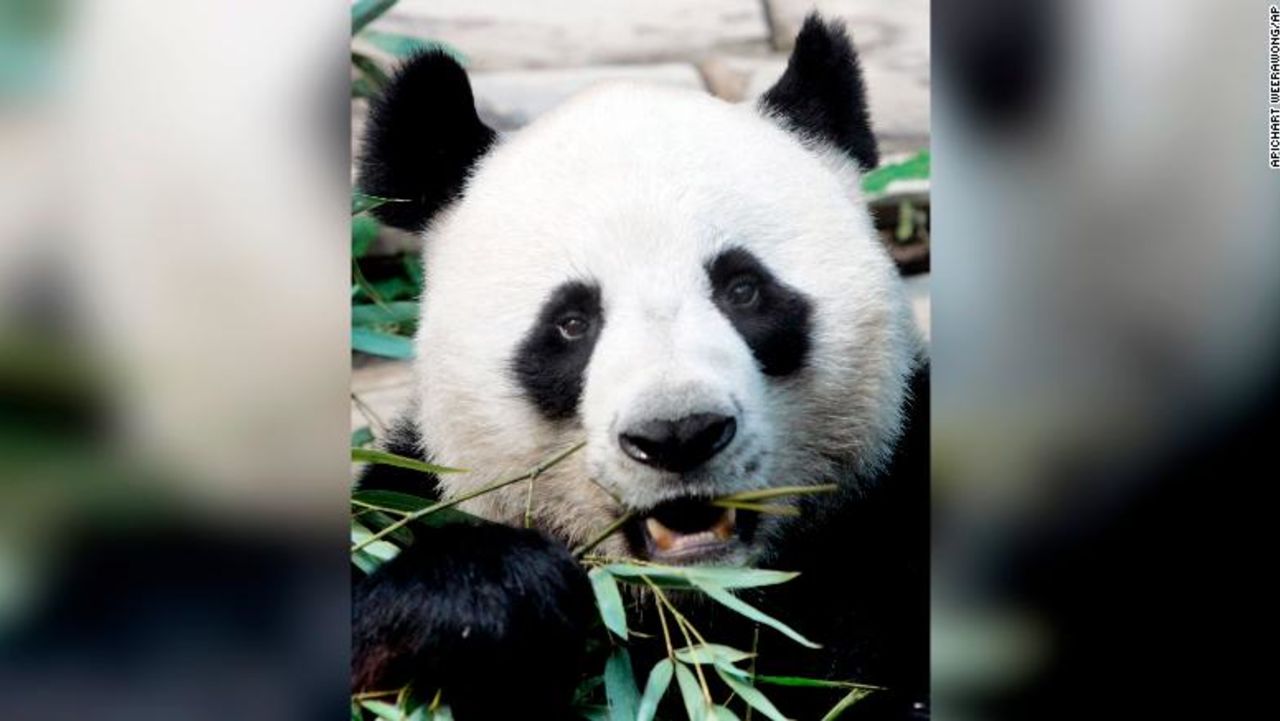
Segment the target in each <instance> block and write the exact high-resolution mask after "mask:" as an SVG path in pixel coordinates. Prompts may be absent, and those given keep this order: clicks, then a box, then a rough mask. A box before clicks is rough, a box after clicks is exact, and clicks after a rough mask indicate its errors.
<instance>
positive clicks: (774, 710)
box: [716, 666, 788, 721]
mask: <svg viewBox="0 0 1280 721" xmlns="http://www.w3.org/2000/svg"><path fill="white" fill-rule="evenodd" d="M716 673H718V674H719V675H720V680H722V681H724V682H725V685H727V686H728V687H729V688H731V689H733V691H734V693H736V694H738V695H739V696H741V697H742V700H743V701H746V702H747V705H748V706H750V707H751V708H753V709H755V710H757V711H759V712H760V713H762V714H764V715H765V716H768V717H769V718H770V719H773V721H788V719H787V717H786V716H783V715H782V712H781V711H779V710H778V707H777V706H774V705H773V702H772V701H770V700H769V699H768V697H767V696H765V695H764V694H763V693H760V690H759V689H757V688H756V687H755V686H752V685H751V684H749V683H744V682H743V681H741V680H740V679H738V678H736V677H734V676H733V675H731V674H727V673H725V672H724V670H723V669H721V668H720V667H719V666H717V667H716Z"/></svg>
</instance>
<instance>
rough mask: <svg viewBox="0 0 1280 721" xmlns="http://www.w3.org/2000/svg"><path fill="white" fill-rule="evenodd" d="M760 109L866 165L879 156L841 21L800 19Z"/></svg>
mask: <svg viewBox="0 0 1280 721" xmlns="http://www.w3.org/2000/svg"><path fill="white" fill-rule="evenodd" d="M760 109H761V110H762V111H763V112H764V113H765V114H766V115H769V116H771V117H774V118H776V119H778V120H779V121H780V122H781V123H782V125H783V126H784V127H786V128H787V129H788V130H791V131H793V132H796V133H798V134H800V135H801V136H803V137H804V138H806V139H816V140H820V141H825V142H827V143H830V144H832V145H834V146H835V147H836V148H839V149H840V150H841V151H843V152H844V153H846V154H847V155H848V156H849V157H851V158H853V159H854V160H855V161H857V163H858V165H860V166H862V168H863V170H870V169H872V168H874V167H876V165H878V164H879V161H880V153H879V151H878V150H877V148H876V139H875V136H874V135H872V133H871V120H870V118H869V117H868V112H867V100H866V89H865V87H864V86H863V84H862V69H861V67H860V66H859V65H858V54H857V52H855V51H854V49H853V43H852V42H850V40H849V35H848V34H847V33H846V32H845V29H844V25H843V24H841V23H833V22H824V21H823V19H822V18H821V17H820V16H819V15H818V14H817V13H811V14H810V15H809V16H808V17H807V18H805V21H804V26H803V27H801V28H800V34H799V35H797V36H796V46H795V49H794V50H792V51H791V58H790V59H789V60H788V61H787V70H786V72H784V73H783V74H782V77H781V78H779V80H778V82H777V83H775V84H774V86H773V87H772V88H770V89H769V90H768V92H766V93H765V94H764V96H763V97H761V98H760Z"/></svg>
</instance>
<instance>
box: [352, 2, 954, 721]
mask: <svg viewBox="0 0 1280 721" xmlns="http://www.w3.org/2000/svg"><path fill="white" fill-rule="evenodd" d="M877 162H878V152H877V145H876V141H875V138H874V136H873V134H872V130H871V126H870V123H869V117H868V109H867V106H866V102H865V93H864V88H863V83H862V78H861V71H860V69H859V65H858V60H857V56H856V54H855V51H854V49H853V47H852V45H851V42H850V40H849V38H848V36H847V34H846V32H845V30H844V28H843V27H842V26H840V25H838V24H835V23H830V22H827V21H824V20H823V19H821V18H820V17H818V16H816V15H813V16H810V17H809V18H808V19H807V21H806V22H805V23H804V25H803V27H802V29H801V30H800V32H799V35H798V37H797V40H796V44H795V49H794V51H793V53H792V55H791V56H790V59H789V62H788V65H787V68H786V71H785V73H784V74H783V76H782V77H781V79H780V80H779V81H778V82H777V84H776V85H774V86H773V87H772V88H771V89H770V90H769V91H768V92H767V93H765V94H764V95H763V97H762V98H761V99H760V100H759V101H758V102H757V103H753V104H732V103H728V102H724V101H722V100H720V99H717V98H714V97H710V96H708V95H705V94H701V93H697V92H694V91H689V90H683V89H673V88H668V87H656V86H648V85H643V84H631V83H617V84H612V85H602V86H597V87H593V88H591V89H589V90H587V91H585V92H583V93H582V94H581V95H579V96H576V97H574V98H573V99H571V100H569V101H567V102H566V103H564V104H563V105H562V106H560V107H558V108H556V109H554V110H553V111H551V112H550V113H548V114H546V115H544V116H542V117H540V118H539V119H537V120H536V121H535V122H533V123H532V124H531V125H529V126H527V127H525V128H523V129H521V130H519V131H517V132H514V133H512V134H509V135H503V136H499V135H498V134H497V133H495V132H494V131H493V130H491V129H490V128H488V127H486V126H485V125H484V124H483V123H482V122H481V121H480V119H479V117H478V115H477V112H476V109H475V104H474V100H473V96H472V93H471V89H470V86H469V83H468V80H467V76H466V74H465V72H464V71H463V69H462V68H460V67H459V66H458V65H457V64H456V63H455V62H454V61H453V60H452V59H451V58H450V57H448V56H447V55H444V54H440V53H427V54H423V55H420V56H418V57H416V58H414V59H412V60H411V61H409V62H407V64H405V65H404V66H403V67H402V68H401V69H400V71H399V72H398V73H397V74H396V76H395V77H394V79H393V81H392V82H391V83H390V84H389V86H388V88H387V90H386V92H385V94H384V96H383V97H382V98H381V99H380V100H379V101H378V102H377V103H376V104H375V105H374V107H373V108H372V109H371V114H370V117H369V121H368V126H367V131H366V133H365V135H364V138H363V150H362V153H361V157H360V166H359V183H360V185H361V186H362V189H363V190H364V191H365V192H368V193H370V194H373V195H378V196H386V197H391V198H400V199H405V200H407V201H409V202H399V203H390V204H387V205H384V206H382V207H381V208H380V209H379V210H378V214H379V216H380V217H381V219H382V220H384V221H385V222H387V223H390V224H393V225H396V226H399V227H402V228H407V229H411V230H414V231H417V232H421V233H422V234H423V236H424V248H425V249H424V259H423V265H424V268H425V274H426V279H425V292H424V295H423V298H422V308H423V311H422V318H421V323H420V326H419V331H418V334H417V337H416V341H415V342H416V349H417V360H416V366H415V387H414V388H415V392H414V394H413V402H412V404H411V407H409V408H408V409H406V411H405V413H404V415H403V418H402V419H401V421H400V422H399V423H398V424H397V427H396V429H395V432H394V433H392V434H391V437H390V438H389V439H387V440H386V441H385V446H386V447H387V448H388V449H389V450H391V451H393V452H396V453H400V454H404V455H411V456H414V457H417V458H422V459H428V460H432V461H435V462H438V463H442V464H445V465H454V466H464V467H465V468H467V469H472V470H469V471H468V472H465V473H460V474H442V475H440V476H439V477H435V478H433V477H430V476H424V475H422V474H419V473H415V472H409V471H405V470H401V469H397V468H393V467H388V466H374V467H371V469H370V470H368V471H367V472H366V473H365V475H364V476H363V477H362V478H361V479H360V481H359V484H360V487H362V488H380V489H391V490H399V491H407V492H411V493H415V494H417V495H434V496H438V497H446V498H447V497H454V496H457V495H459V494H464V493H466V492H467V491H469V490H474V489H477V488H479V487H481V486H484V485H486V484H489V483H492V482H494V481H496V480H498V479H501V478H504V477H510V476H512V475H518V474H519V473H521V472H524V471H527V470H528V469H530V468H532V467H534V466H535V465H537V464H538V463H539V462H540V461H544V460H546V459H547V458H549V457H551V456H553V455H554V454H556V453H557V452H561V451H563V450H565V449H567V448H570V447H572V446H574V445H575V444H578V443H580V442H585V447H584V448H583V449H582V450H581V451H580V452H578V453H576V454H574V455H572V456H570V457H569V458H568V459H567V460H565V461H564V462H563V463H561V464H558V465H556V466H554V467H552V468H551V469H549V470H547V471H546V472H545V473H543V474H542V475H540V476H539V477H537V478H536V480H535V482H534V484H533V485H532V489H530V487H529V484H527V483H521V484H517V485H515V486H511V487H508V488H504V489H502V490H499V491H495V492H493V493H489V494H486V495H482V496H479V497H477V498H474V499H473V500H469V501H466V502H465V503H464V504H463V505H462V506H461V508H462V509H464V510H466V511H468V512H470V513H471V514H474V515H475V516H478V517H480V518H482V519H486V520H487V521H488V522H487V523H483V524H452V525H443V526H437V527H419V528H417V529H415V541H414V544H413V545H412V547H410V548H408V549H406V550H405V551H404V552H403V553H401V554H400V555H399V556H398V557H396V558H395V559H394V560H393V561H391V562H389V563H387V564H386V565H384V566H383V567H381V568H380V569H379V570H378V571H376V572H375V573H373V574H372V575H369V576H367V577H365V576H363V575H362V574H357V578H356V580H355V582H354V591H353V596H354V598H353V665H352V682H353V687H354V688H355V690H357V691H360V690H375V689H387V688H395V687H398V686H400V685H403V684H405V683H407V682H413V683H414V684H415V688H417V689H419V690H420V691H422V690H425V691H426V692H427V693H428V694H430V693H431V692H432V691H433V690H439V691H440V692H441V694H442V698H444V699H445V700H446V701H447V702H448V703H449V705H450V706H451V708H452V710H453V712H454V715H455V717H456V718H459V719H461V720H462V721H471V720H472V719H505V718H517V717H518V718H529V719H558V718H572V717H573V715H572V712H571V710H570V703H571V700H572V696H573V691H574V687H575V685H576V684H577V683H578V681H579V680H580V678H581V674H582V672H583V664H584V659H585V658H586V654H587V653H588V645H589V643H588V639H589V638H590V637H591V636H592V633H593V631H592V623H593V619H594V618H595V615H596V614H595V610H594V606H593V601H592V594H591V590H590V588H589V584H588V580H587V577H586V575H585V571H584V569H583V568H582V567H581V566H580V565H579V564H578V563H577V562H576V561H575V560H574V558H573V556H572V555H571V554H570V552H569V550H568V549H570V548H572V547H575V546H577V545H579V544H582V543H584V542H585V541H587V540H588V539H590V538H592V537H594V536H596V535H597V534H598V533H599V532H600V530H601V529H602V528H604V527H606V526H608V525H609V524H610V523H612V522H614V521H615V520H617V519H619V518H620V517H621V516H622V515H623V514H625V513H627V512H633V513H634V514H635V517H634V519H633V520H632V521H631V522H630V523H629V524H627V525H626V526H625V528H624V529H623V531H622V532H621V533H618V534H615V535H614V536H612V537H610V538H608V539H607V540H606V541H605V542H604V543H603V544H602V545H600V546H599V547H598V548H597V549H596V550H595V551H594V553H596V554H600V555H603V556H609V557H623V558H637V559H641V560H648V561H654V562H660V563H667V564H703V563H714V564H729V565H753V566H759V567H767V568H776V569H785V570H790V571H799V572H800V575H799V577H798V578H797V579H796V580H794V581H792V582H790V583H786V584H782V585H778V586H773V587H769V588H767V589H764V590H758V591H756V592H754V593H750V594H748V597H749V599H750V601H751V602H752V603H753V604H754V605H757V606H758V607H760V608H761V609H762V610H765V611H766V612H767V613H770V614H771V615H774V616H775V617H777V618H779V619H782V620H784V621H785V622H787V623H789V624H790V625H792V626H793V627H795V628H796V629H797V630H799V631H800V632H801V633H803V634H805V635H807V636H808V637H809V638H811V639H814V640H815V641H817V642H818V643H820V644H821V646H822V648H821V649H818V650H811V649H808V648H803V647H801V646H799V645H797V644H795V643H794V642H792V641H791V640H789V639H787V638H784V637H782V636H781V635H779V634H777V633H775V632H774V631H772V630H771V629H767V628H765V629H763V630H761V629H759V628H756V627H755V626H753V625H752V624H750V623H748V622H746V621H745V620H743V619H742V618H741V617H740V616H737V615H736V614H731V613H728V612H726V611H724V610H723V609H721V608H719V607H718V606H715V605H714V604H708V603H706V602H704V601H701V600H699V599H698V598H696V597H694V596H693V595H692V594H688V596H689V597H687V598H685V597H678V599H677V600H678V602H679V603H680V604H682V606H683V607H684V609H685V613H687V614H688V615H689V617H690V618H691V619H693V621H694V623H695V625H696V626H697V627H698V628H703V629H707V630H705V631H704V633H705V635H706V636H707V637H708V639H710V640H715V641H719V642H722V643H727V644H730V645H734V646H736V647H738V648H755V649H756V650H757V651H758V656H757V657H756V663H757V665H758V668H757V672H758V673H762V674H775V675H789V676H808V677H818V678H826V679H837V680H853V681H858V682H863V683H867V684H873V685H876V686H880V687H882V688H883V690H881V691H877V692H875V693H873V694H871V695H870V696H869V697H867V698H866V699H865V700H863V701H861V702H859V703H858V704H856V705H854V706H853V707H851V709H850V710H849V712H848V716H847V717H848V718H885V719H905V718H924V717H926V716H927V713H928V710H927V677H928V671H927V668H928V537H929V525H928V524H929V517H928V467H929V466H928V435H927V434H928V415H927V412H928V361H927V358H926V352H925V346H924V344H923V342H922V340H921V339H920V336H919V335H918V331H917V330H916V327H915V325H914V322H913V317H912V315H911V313H910V310H909V305H908V302H907V300H906V299H905V296H904V291H903V288H902V284H901V282H900V280H899V278H898V275H897V272H896V269H895V266H894V265H893V263H892V261H891V260H890V258H889V256H888V255H887V253H886V252H885V250H884V249H883V248H882V246H881V245H880V243H879V242H878V241H877V238H876V235H875V233H874V230H873V225H872V222H871V218H870V214H869V211H868V209H867V207H866V205H865V203H864V202H863V200H862V197H861V193H860V190H859V179H860V173H861V172H863V171H865V170H867V169H870V168H873V167H875V166H876V164H877ZM820 483H835V484H838V486H839V489H840V490H839V492H838V493H836V494H830V495H815V496H805V497H794V498H791V499H786V500H783V501H780V502H782V503H789V504H794V505H796V506H797V507H798V510H799V511H800V513H799V515H798V516H796V517H788V516H779V515H774V514H767V515H761V514H757V513H751V512H748V511H741V510H739V511H729V510H726V509H723V508H719V507H717V506H712V505H710V504H709V503H708V500H709V499H711V498H713V497H717V496H721V495H725V494H729V493H734V492H738V491H743V490H747V489H759V488H764V487H769V486H778V485H796V484H820ZM526 521H528V523H526ZM643 600H644V599H643V597H639V598H636V599H632V601H633V603H634V605H635V606H636V608H635V609H634V612H635V613H636V614H637V616H638V618H639V621H637V623H638V624H639V625H638V626H637V630H640V631H641V632H642V633H644V629H646V628H647V629H648V637H649V640H648V641H646V640H645V638H644V637H643V636H638V637H636V638H633V640H632V643H631V649H632V654H633V657H634V658H635V659H636V662H635V668H636V670H637V672H639V673H640V675H641V676H643V674H644V672H645V671H647V669H648V668H649V667H650V661H652V660H653V659H656V658H658V657H660V656H661V655H662V654H663V653H664V651H663V649H662V647H661V641H660V639H661V631H660V630H658V629H657V625H656V618H655V614H654V612H653V611H652V610H649V611H647V612H646V610H645V604H644V603H643ZM649 608H650V609H651V607H649ZM596 623H598V622H596ZM646 643H647V644H648V645H650V646H655V648H650V649H648V652H649V653H650V656H649V657H648V659H649V661H644V660H643V659H644V658H646V657H645V656H644V654H645V653H646ZM643 680H644V679H643V678H640V682H641V683H643ZM726 695H727V694H726ZM770 697H771V698H773V699H774V700H775V701H776V702H778V704H779V707H780V708H781V710H782V711H783V712H784V713H786V714H787V715H788V716H789V717H791V718H800V719H808V718H818V717H819V716H821V714H822V713H823V711H825V710H826V709H827V708H829V707H830V706H831V704H832V702H833V700H835V699H838V696H836V697H835V698H834V699H833V697H832V696H831V695H830V693H825V692H821V691H816V690H814V689H809V688H799V689H786V688H776V689H775V688H771V689H770Z"/></svg>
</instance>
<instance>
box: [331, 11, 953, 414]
mask: <svg viewBox="0 0 1280 721" xmlns="http://www.w3.org/2000/svg"><path fill="white" fill-rule="evenodd" d="M815 7H816V9H817V10H819V11H820V12H822V13H823V14H824V15H825V16H827V17H829V18H839V19H842V20H844V21H845V23H846V25H847V27H848V28H849V31H850V33H851V35H852V37H853V39H854V44H855V45H856V46H857V48H858V51H859V54H860V57H861V59H862V66H863V72H864V75H865V77H866V82H867V86H868V87H867V90H868V95H869V102H870V104H871V115H872V123H873V126H874V127H875V130H876V133H877V136H878V137H879V139H880V143H881V148H882V151H883V153H884V154H885V155H886V156H889V157H892V156H893V155H895V154H898V153H909V152H913V151H916V150H919V149H921V148H924V147H927V146H928V143H929V0H819V1H818V2H816V3H815V2H813V1H812V0H537V2H533V1H530V0H400V2H399V3H398V4H397V5H396V6H395V7H394V8H393V9H392V10H391V11H390V12H389V13H387V14H386V15H385V16H383V17H382V18H380V19H379V20H378V21H376V22H375V23H374V24H373V25H372V29H375V30H384V31H389V32H398V33H404V34H408V35H413V36H417V37H422V38H427V39H433V40H440V41H443V42H446V43H448V44H449V45H451V46H452V47H454V48H455V49H457V50H458V51H459V52H461V54H462V55H463V56H464V57H465V58H466V59H467V67H468V71H469V73H470V75H471V78H472V84H473V86H474V89H475V93H476V104H477V106H478V107H479V110H480V114H481V116H482V117H483V119H484V120H485V121H486V122H487V123H489V124H490V125H491V126H493V127H495V128H498V129H500V130H513V129H516V128H519V127H520V126H522V125H525V124H527V123H528V122H529V121H531V120H532V119H534V118H536V117H537V116H538V115H539V114H541V113H543V112H545V111H546V110H548V109H550V108H552V107H554V106H555V105H557V104H558V103H559V102H560V101H562V100H564V99H566V98H567V97H569V96H570V95H573V94H574V93H576V92H578V91H579V90H582V89H584V88H586V87H587V86H589V85H591V84H593V83H596V82H600V81H602V80H613V79H630V80H643V81H647V82H655V83H663V84H669V85H675V86H679V87H687V88H698V89H705V90H707V91H708V92H711V93H713V94H715V95H717V96H719V97H722V98H724V99H726V100H731V101H735V102H737V101H743V100H751V99H754V98H756V97H758V96H759V95H760V94H761V93H763V92H764V91H765V90H766V89H767V88H768V87H769V86H770V85H771V84H772V83H773V82H774V81H775V80H776V79H777V78H778V76H780V75H781V74H782V71H783V69H784V68H785V67H786V58H787V53H788V51H789V50H790V49H791V46H792V44H793V42H794V39H795V34H796V31H797V30H798V29H799V27H800V24H801V23H802V22H803V20H804V17H805V15H806V14H807V13H808V12H809V11H810V10H812V9H814V8H815ZM362 113H363V108H362V107H361V106H360V105H359V104H357V105H356V107H355V109H354V116H353V127H354V128H355V129H356V131H357V132H358V128H359V127H360V125H361V120H362V118H361V115H362ZM385 241H386V239H384V242H385ZM390 242H391V244H392V246H394V245H396V244H397V241H396V240H395V239H394V238H393V239H392V240H391V241H390ZM399 242H400V243H403V242H404V239H403V238H402V239H400V240H399ZM928 286H929V278H928V276H916V277H914V278H911V279H910V280H909V281H908V283H907V288H908V293H909V294H910V296H911V298H912V304H913V307H914V309H915V311H916V316H917V318H918V319H919V320H920V322H921V326H922V328H923V330H924V332H925V334H926V337H927V336H928V319H929V290H928ZM410 389H411V382H410V377H409V371H408V366H407V364H405V363H395V362H389V361H381V360H368V359H361V360H360V361H359V363H358V364H357V366H356V367H355V368H353V370H352V381H351V390H352V393H353V394H354V395H357V396H358V397H359V398H360V400H361V401H362V403H363V405H365V406H366V409H371V410H372V413H373V414H374V415H377V416H379V417H380V418H381V419H382V420H383V421H387V422H389V421H390V420H391V419H392V418H394V416H395V415H396V413H397V412H398V411H399V409H400V407H401V406H402V405H403V401H404V399H405V397H406V396H407V395H408V393H409V391H410ZM366 413H367V410H366V411H362V410H361V409H360V408H358V407H357V404H356V403H355V402H353V403H352V410H351V421H352V427H353V428H355V427H359V426H364V425H369V423H370V422H369V420H368V419H367V418H366ZM376 425H377V423H376V422H375V423H374V426H375V430H376Z"/></svg>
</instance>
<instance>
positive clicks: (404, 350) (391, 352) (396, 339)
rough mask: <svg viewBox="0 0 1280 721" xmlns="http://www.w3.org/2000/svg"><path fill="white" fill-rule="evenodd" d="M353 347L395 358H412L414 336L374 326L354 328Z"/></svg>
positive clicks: (353, 348)
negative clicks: (381, 329) (396, 333)
mask: <svg viewBox="0 0 1280 721" xmlns="http://www.w3.org/2000/svg"><path fill="white" fill-rule="evenodd" d="M351 349H352V350H357V351H360V352H361V353H368V354H369V355H376V356H381V357H383V358H393V359H395V360H410V359H412V358H413V355H414V352H413V339H412V338H409V337H407V336H402V335H394V334H392V333H384V332H382V331H380V330H374V329H372V328H360V327H354V328H352V329H351Z"/></svg>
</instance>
